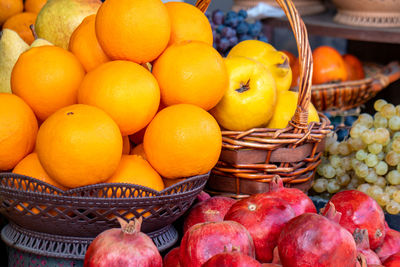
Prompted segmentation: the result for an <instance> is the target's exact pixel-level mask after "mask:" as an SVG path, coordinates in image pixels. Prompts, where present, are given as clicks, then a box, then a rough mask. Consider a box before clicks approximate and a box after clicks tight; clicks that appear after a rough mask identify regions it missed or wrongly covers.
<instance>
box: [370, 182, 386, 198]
mask: <svg viewBox="0 0 400 267" xmlns="http://www.w3.org/2000/svg"><path fill="white" fill-rule="evenodd" d="M382 193H383V189H382V188H380V187H379V186H377V185H372V186H371V187H370V188H368V190H367V194H368V195H369V196H370V197H372V198H373V199H376V197H377V196H378V195H379V194H382Z"/></svg>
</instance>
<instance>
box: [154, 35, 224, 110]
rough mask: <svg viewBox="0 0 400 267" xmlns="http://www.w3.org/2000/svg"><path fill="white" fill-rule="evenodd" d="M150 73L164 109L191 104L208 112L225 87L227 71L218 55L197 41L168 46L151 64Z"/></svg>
mask: <svg viewBox="0 0 400 267" xmlns="http://www.w3.org/2000/svg"><path fill="white" fill-rule="evenodd" d="M153 74H154V76H155V77H156V79H157V81H158V83H159V85H160V90H161V100H162V102H163V104H165V105H166V106H170V105H174V104H193V105H197V106H199V107H201V108H203V109H205V110H210V109H211V108H213V107H214V106H215V105H217V103H218V102H219V101H220V100H221V98H222V97H223V95H224V94H225V91H226V90H227V88H228V72H227V70H226V66H225V63H224V61H223V59H222V57H221V55H220V54H219V53H218V52H217V50H215V49H214V48H213V47H211V46H209V45H207V44H205V43H203V42H198V41H185V42H181V43H179V44H174V45H171V46H170V47H168V48H167V49H166V50H165V51H164V53H163V54H162V55H161V56H160V57H159V58H158V59H157V60H156V61H155V63H154V65H153Z"/></svg>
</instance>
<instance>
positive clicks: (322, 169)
mask: <svg viewBox="0 0 400 267" xmlns="http://www.w3.org/2000/svg"><path fill="white" fill-rule="evenodd" d="M324 166H325V164H320V165H318V167H317V173H318V175H319V176H324Z"/></svg>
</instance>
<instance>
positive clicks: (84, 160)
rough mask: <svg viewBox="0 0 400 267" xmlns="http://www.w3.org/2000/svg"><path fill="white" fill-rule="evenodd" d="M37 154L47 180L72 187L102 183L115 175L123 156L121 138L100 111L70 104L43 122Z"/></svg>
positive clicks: (111, 121)
mask: <svg viewBox="0 0 400 267" xmlns="http://www.w3.org/2000/svg"><path fill="white" fill-rule="evenodd" d="M36 151H37V154H38V157H39V160H40V163H41V164H42V166H43V168H44V170H45V171H46V172H47V173H48V174H49V176H50V177H52V178H53V179H54V180H55V181H56V182H58V183H59V184H61V185H63V186H65V187H69V188H75V187H80V186H85V185H90V184H95V183H101V182H104V181H105V180H107V179H108V178H109V177H110V176H111V175H112V174H113V173H114V172H115V170H116V169H117V166H118V163H119V161H120V159H121V155H122V136H121V133H120V131H119V129H118V125H117V124H116V123H115V122H114V121H113V120H112V119H111V118H110V117H109V116H108V115H107V114H106V113H105V112H104V111H102V110H101V109H99V108H96V107H92V106H87V105H80V104H77V105H71V106H68V107H64V108H62V109H60V110H58V111H57V112H55V113H54V114H53V115H51V116H50V117H49V118H48V119H47V120H46V121H45V122H43V124H42V125H41V126H40V129H39V132H38V136H37V141H36Z"/></svg>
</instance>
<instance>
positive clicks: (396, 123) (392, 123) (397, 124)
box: [389, 116, 400, 131]
mask: <svg viewBox="0 0 400 267" xmlns="http://www.w3.org/2000/svg"><path fill="white" fill-rule="evenodd" d="M389 128H390V130H392V131H398V130H400V117H399V116H393V117H391V118H390V120H389Z"/></svg>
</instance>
